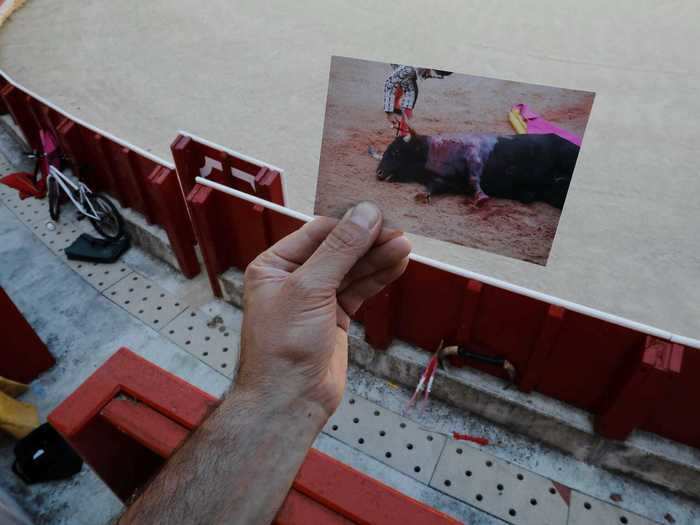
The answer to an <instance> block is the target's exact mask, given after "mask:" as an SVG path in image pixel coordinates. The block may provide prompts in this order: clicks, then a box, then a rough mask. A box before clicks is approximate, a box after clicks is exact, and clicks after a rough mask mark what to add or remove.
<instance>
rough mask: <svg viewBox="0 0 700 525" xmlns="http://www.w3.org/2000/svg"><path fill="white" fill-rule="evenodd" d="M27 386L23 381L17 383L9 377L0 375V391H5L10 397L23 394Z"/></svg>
mask: <svg viewBox="0 0 700 525" xmlns="http://www.w3.org/2000/svg"><path fill="white" fill-rule="evenodd" d="M27 388H29V387H28V386H27V385H25V384H24V383H18V382H17V381H12V380H11V379H6V378H4V377H2V376H0V392H5V393H6V394H7V395H8V396H10V397H17V396H18V395H20V394H24V393H25V392H26V391H27Z"/></svg>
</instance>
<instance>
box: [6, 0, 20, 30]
mask: <svg viewBox="0 0 700 525" xmlns="http://www.w3.org/2000/svg"><path fill="white" fill-rule="evenodd" d="M22 4H24V0H5V1H4V2H2V1H0V26H1V25H2V23H3V22H4V21H5V20H7V19H8V18H9V17H10V15H11V14H12V13H14V12H15V11H17V9H19V8H20V7H22Z"/></svg>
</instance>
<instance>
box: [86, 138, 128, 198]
mask: <svg viewBox="0 0 700 525" xmlns="http://www.w3.org/2000/svg"><path fill="white" fill-rule="evenodd" d="M84 129H85V128H84ZM85 132H86V133H87V134H88V135H89V142H88V149H89V150H91V151H92V152H93V154H94V161H95V164H94V166H95V167H96V173H97V174H98V175H99V177H100V178H101V179H102V180H103V188H104V191H106V192H107V193H109V194H110V195H111V196H112V197H114V198H115V199H117V200H118V201H119V204H120V205H121V206H122V207H124V208H126V207H129V200H128V197H127V195H126V194H125V193H124V191H123V189H122V186H121V184H119V178H118V175H117V172H116V168H115V167H113V163H112V157H111V156H110V154H109V148H108V141H107V139H105V138H104V137H102V135H100V134H98V133H93V132H91V131H89V130H87V129H86V130H85Z"/></svg>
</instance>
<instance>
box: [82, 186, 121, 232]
mask: <svg viewBox="0 0 700 525" xmlns="http://www.w3.org/2000/svg"><path fill="white" fill-rule="evenodd" d="M87 198H88V199H89V200H90V202H91V203H92V206H93V208H95V211H96V212H97V215H98V216H99V217H100V219H99V220H96V219H93V218H92V217H90V222H91V223H92V225H93V226H94V227H95V229H96V230H97V233H99V234H100V235H102V237H104V238H106V239H118V238H119V237H121V236H122V235H124V219H123V218H122V216H121V214H120V213H119V211H118V210H117V208H116V207H115V206H114V204H112V201H111V200H109V199H108V198H107V197H105V196H104V195H100V194H99V193H93V194H91V195H89V196H88V197H87Z"/></svg>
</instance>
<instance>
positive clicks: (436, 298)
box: [395, 261, 466, 352]
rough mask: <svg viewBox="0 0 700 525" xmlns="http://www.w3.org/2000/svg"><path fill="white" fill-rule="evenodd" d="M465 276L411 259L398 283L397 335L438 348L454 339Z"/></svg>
mask: <svg viewBox="0 0 700 525" xmlns="http://www.w3.org/2000/svg"><path fill="white" fill-rule="evenodd" d="M465 281H466V280H465V279H464V278H462V277H459V276H457V275H454V274H451V273H447V272H443V271H441V270H438V269H437V268H433V267H431V266H426V265H425V264H421V263H417V262H415V261H411V262H410V263H409V265H408V268H407V269H406V272H405V273H404V275H403V276H402V277H401V279H400V280H399V282H398V283H397V286H398V289H399V293H398V297H397V300H396V325H395V327H396V337H399V338H400V339H403V340H404V341H407V342H409V343H413V344H414V345H417V346H420V347H421V348H423V349H425V350H428V351H429V352H434V351H436V350H437V348H438V345H439V344H440V341H441V340H444V341H445V343H446V344H449V343H451V342H452V341H454V339H455V337H456V333H457V328H458V325H459V314H460V306H461V304H462V296H463V291H464V284H465Z"/></svg>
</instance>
